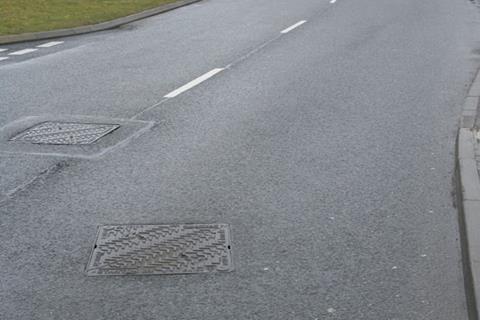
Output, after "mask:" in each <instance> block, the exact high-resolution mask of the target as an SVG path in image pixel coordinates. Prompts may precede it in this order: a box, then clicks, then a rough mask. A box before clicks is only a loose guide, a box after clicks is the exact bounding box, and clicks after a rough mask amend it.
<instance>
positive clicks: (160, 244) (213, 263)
mask: <svg viewBox="0 0 480 320" xmlns="http://www.w3.org/2000/svg"><path fill="white" fill-rule="evenodd" d="M232 270H233V264H232V257H231V252H230V231H229V227H228V225H226V224H184V225H110V226H101V227H99V229H98V234H97V240H96V242H95V246H94V248H93V251H92V254H91V256H90V261H89V263H88V265H87V268H86V273H87V275H89V276H97V275H140V274H157V275H161V274H181V273H204V272H225V271H232Z"/></svg>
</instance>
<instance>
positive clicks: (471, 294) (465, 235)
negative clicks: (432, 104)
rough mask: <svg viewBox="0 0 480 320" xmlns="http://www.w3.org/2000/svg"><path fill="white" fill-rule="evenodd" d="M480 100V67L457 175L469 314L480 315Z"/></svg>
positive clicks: (468, 103) (464, 121)
mask: <svg viewBox="0 0 480 320" xmlns="http://www.w3.org/2000/svg"><path fill="white" fill-rule="evenodd" d="M479 102H480V71H479V72H478V73H477V75H476V77H475V80H474V81H473V83H472V85H471V87H470V90H469V91H468V95H467V98H466V99H465V103H464V105H463V110H462V117H461V121H460V130H459V132H458V137H457V176H458V178H459V179H458V184H457V188H458V195H460V196H461V199H460V201H459V204H458V208H459V213H460V228H461V231H462V237H461V238H462V251H463V260H464V277H465V288H466V294H467V303H468V309H469V318H470V319H475V320H477V319H478V311H479V310H478V309H479V307H480V177H479V174H478V168H477V160H476V157H475V155H476V145H477V141H476V140H477V134H476V132H477V129H476V118H477V113H478V106H479Z"/></svg>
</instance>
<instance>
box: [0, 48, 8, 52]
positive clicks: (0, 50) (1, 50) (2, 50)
mask: <svg viewBox="0 0 480 320" xmlns="http://www.w3.org/2000/svg"><path fill="white" fill-rule="evenodd" d="M7 50H8V49H2V48H0V52H4V51H7Z"/></svg>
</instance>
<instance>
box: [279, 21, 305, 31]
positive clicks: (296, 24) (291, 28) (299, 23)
mask: <svg viewBox="0 0 480 320" xmlns="http://www.w3.org/2000/svg"><path fill="white" fill-rule="evenodd" d="M305 22H307V20H302V21H299V22H297V23H295V24H294V25H293V26H290V27H288V28H287V29H285V30H283V31H282V32H281V33H289V32H290V31H292V30H293V29H295V28H298V27H300V26H301V25H302V24H304V23H305Z"/></svg>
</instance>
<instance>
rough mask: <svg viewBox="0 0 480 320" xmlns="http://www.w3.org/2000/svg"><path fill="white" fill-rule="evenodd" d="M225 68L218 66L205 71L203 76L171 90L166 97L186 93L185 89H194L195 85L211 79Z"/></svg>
mask: <svg viewBox="0 0 480 320" xmlns="http://www.w3.org/2000/svg"><path fill="white" fill-rule="evenodd" d="M223 70H224V69H223V68H216V69H213V70H211V71H209V72H207V73H205V74H204V75H203V76H200V77H198V78H197V79H195V80H193V81H190V82H189V83H187V84H186V85H184V86H182V87H180V88H178V89H177V90H174V91H172V92H170V93H169V94H167V95H166V96H165V98H175V97H176V96H178V95H179V94H182V93H184V92H185V91H187V90H190V89H192V88H193V87H195V86H198V85H199V84H200V83H202V82H204V81H206V80H208V79H210V78H211V77H213V76H214V75H216V74H217V73H219V72H221V71H223Z"/></svg>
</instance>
